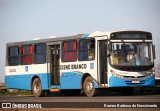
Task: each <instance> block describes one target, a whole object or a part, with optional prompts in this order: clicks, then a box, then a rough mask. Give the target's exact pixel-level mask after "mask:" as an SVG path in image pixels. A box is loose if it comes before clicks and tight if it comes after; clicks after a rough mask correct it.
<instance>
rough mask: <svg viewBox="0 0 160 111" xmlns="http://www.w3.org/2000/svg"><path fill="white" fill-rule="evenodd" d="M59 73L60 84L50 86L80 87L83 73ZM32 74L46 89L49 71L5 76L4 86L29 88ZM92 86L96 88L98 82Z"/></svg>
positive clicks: (48, 86) (48, 81)
mask: <svg viewBox="0 0 160 111" xmlns="http://www.w3.org/2000/svg"><path fill="white" fill-rule="evenodd" d="M61 74H62V76H60V85H58V87H57V86H56V85H52V86H51V88H61V89H82V77H83V73H80V72H63V73H61ZM33 76H38V77H39V79H40V81H41V84H42V90H48V89H49V88H50V73H42V74H37V75H36V74H27V75H13V76H11V75H10V76H6V77H5V79H6V80H5V81H6V88H14V89H24V90H31V80H32V77H33ZM94 87H95V88H98V84H97V83H96V82H95V81H94Z"/></svg>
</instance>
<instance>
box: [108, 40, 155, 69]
mask: <svg viewBox="0 0 160 111" xmlns="http://www.w3.org/2000/svg"><path fill="white" fill-rule="evenodd" d="M110 62H111V65H115V66H148V65H153V55H152V44H151V43H142V42H135V43H133V42H132V43H112V56H111V58H110Z"/></svg>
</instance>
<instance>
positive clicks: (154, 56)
mask: <svg viewBox="0 0 160 111" xmlns="http://www.w3.org/2000/svg"><path fill="white" fill-rule="evenodd" d="M152 51H153V59H156V49H155V45H152Z"/></svg>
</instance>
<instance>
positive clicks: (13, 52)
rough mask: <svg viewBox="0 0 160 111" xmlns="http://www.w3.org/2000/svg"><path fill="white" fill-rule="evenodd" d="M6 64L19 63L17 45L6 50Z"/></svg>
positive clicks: (13, 64) (14, 64)
mask: <svg viewBox="0 0 160 111" xmlns="http://www.w3.org/2000/svg"><path fill="white" fill-rule="evenodd" d="M8 65H9V66H16V65H19V47H10V48H9V52H8Z"/></svg>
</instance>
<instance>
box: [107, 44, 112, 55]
mask: <svg viewBox="0 0 160 111" xmlns="http://www.w3.org/2000/svg"><path fill="white" fill-rule="evenodd" d="M107 52H108V54H107V57H110V56H111V55H112V44H111V42H110V41H109V43H108V51H107Z"/></svg>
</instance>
